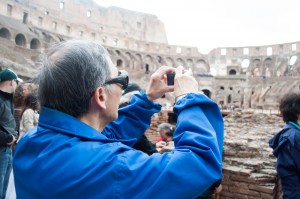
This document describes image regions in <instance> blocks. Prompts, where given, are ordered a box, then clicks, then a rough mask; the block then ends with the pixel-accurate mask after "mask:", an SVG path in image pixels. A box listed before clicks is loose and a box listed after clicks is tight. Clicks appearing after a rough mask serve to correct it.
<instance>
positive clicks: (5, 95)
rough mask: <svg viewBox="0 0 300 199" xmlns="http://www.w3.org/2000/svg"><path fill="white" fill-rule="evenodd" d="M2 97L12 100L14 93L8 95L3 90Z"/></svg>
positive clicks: (0, 92)
mask: <svg viewBox="0 0 300 199" xmlns="http://www.w3.org/2000/svg"><path fill="white" fill-rule="evenodd" d="M0 95H1V96H3V97H4V98H6V99H12V98H13V94H12V93H7V92H4V91H2V90H0Z"/></svg>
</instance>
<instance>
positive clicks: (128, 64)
mask: <svg viewBox="0 0 300 199" xmlns="http://www.w3.org/2000/svg"><path fill="white" fill-rule="evenodd" d="M124 58H125V59H126V65H125V66H126V67H128V68H132V67H133V66H132V63H133V61H134V58H133V57H132V55H131V53H130V52H125V53H124Z"/></svg>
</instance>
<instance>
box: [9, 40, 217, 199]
mask: <svg viewBox="0 0 300 199" xmlns="http://www.w3.org/2000/svg"><path fill="white" fill-rule="evenodd" d="M173 71H175V72H176V76H175V86H168V85H167V84H166V74H167V73H170V72H173ZM38 84H39V98H40V105H41V111H40V118H39V123H38V126H37V128H34V129H32V130H30V131H29V132H27V133H26V134H25V136H24V137H23V138H22V139H21V140H20V142H19V143H18V145H17V148H16V152H15V155H14V161H13V167H14V174H15V185H16V193H17V197H20V198H30V199H40V198H49V199H53V198H56V199H59V198H62V199H65V198H85V199H89V198H91V199H94V198H125V199H126V198H128V199H133V198H143V199H148V198H149V199H150V198H151V199H152V198H195V197H196V196H197V195H199V194H200V193H202V192H203V191H204V190H206V189H207V188H208V187H210V186H211V185H212V184H213V183H214V182H215V181H216V180H218V179H220V178H221V175H222V158H221V154H222V145H223V119H222V116H221V113H220V111H219V109H218V106H217V104H216V103H214V102H212V101H211V100H210V99H208V98H207V97H206V96H204V95H203V94H200V93H199V92H198V83H197V81H196V80H195V79H194V78H193V77H192V76H191V74H189V73H183V68H182V67H178V68H176V69H175V68H172V67H167V66H162V67H160V68H159V69H158V70H157V71H156V72H154V73H153V74H152V76H151V78H150V82H149V85H148V86H147V88H146V91H141V92H140V93H138V94H136V95H134V96H133V97H132V98H131V100H130V102H129V105H128V106H126V107H124V108H122V109H119V110H118V106H119V102H120V98H121V96H122V89H126V87H127V85H128V76H127V75H124V74H118V70H117V68H116V67H115V66H114V65H113V63H112V61H111V59H110V58H109V55H108V53H107V51H106V50H105V49H104V48H103V47H102V46H100V45H99V44H96V43H93V42H88V41H80V40H70V41H66V42H62V43H59V44H57V45H56V46H54V47H52V48H51V49H49V50H48V52H47V53H46V55H45V57H44V60H43V66H42V68H41V71H40V73H39V76H38ZM172 91H174V94H175V96H177V98H176V99H177V102H176V104H175V107H174V111H175V113H176V114H177V115H178V123H177V128H176V130H175V132H174V138H175V139H174V141H175V149H174V150H173V151H172V152H168V153H164V154H162V155H161V154H158V153H155V154H153V155H151V156H149V155H147V154H145V153H143V152H141V151H138V150H135V149H133V148H132V147H131V146H133V145H134V144H135V142H136V141H137V139H138V138H139V137H141V136H142V135H143V134H144V132H145V130H146V129H147V128H148V127H149V125H150V122H151V117H152V115H153V114H154V113H157V112H159V111H160V110H161V105H160V104H158V103H155V102H154V100H156V99H158V98H160V97H161V96H163V95H164V94H165V93H166V92H172ZM167 183H168V186H167V187H165V186H162V185H165V184H167Z"/></svg>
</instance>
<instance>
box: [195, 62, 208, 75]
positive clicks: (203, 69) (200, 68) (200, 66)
mask: <svg viewBox="0 0 300 199" xmlns="http://www.w3.org/2000/svg"><path fill="white" fill-rule="evenodd" d="M195 72H196V73H197V74H204V73H209V68H208V65H207V63H206V61H205V60H203V59H200V60H197V61H196V65H195Z"/></svg>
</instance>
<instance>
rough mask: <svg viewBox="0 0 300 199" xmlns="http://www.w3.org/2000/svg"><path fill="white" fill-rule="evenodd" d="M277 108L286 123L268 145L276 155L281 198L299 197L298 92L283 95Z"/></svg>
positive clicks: (299, 97)
mask: <svg viewBox="0 0 300 199" xmlns="http://www.w3.org/2000/svg"><path fill="white" fill-rule="evenodd" d="M279 110H280V113H281V116H282V119H283V121H284V122H285V123H286V125H285V126H284V127H283V129H282V130H281V131H280V132H279V133H277V134H276V135H275V136H274V137H273V138H272V139H271V140H270V141H269V145H270V147H271V148H273V154H274V155H275V156H276V157H277V162H276V170H277V173H278V176H279V178H280V181H281V187H282V192H283V198H284V199H289V198H293V199H294V198H300V93H290V94H287V95H286V96H284V97H283V98H282V100H281V102H280V105H279Z"/></svg>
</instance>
